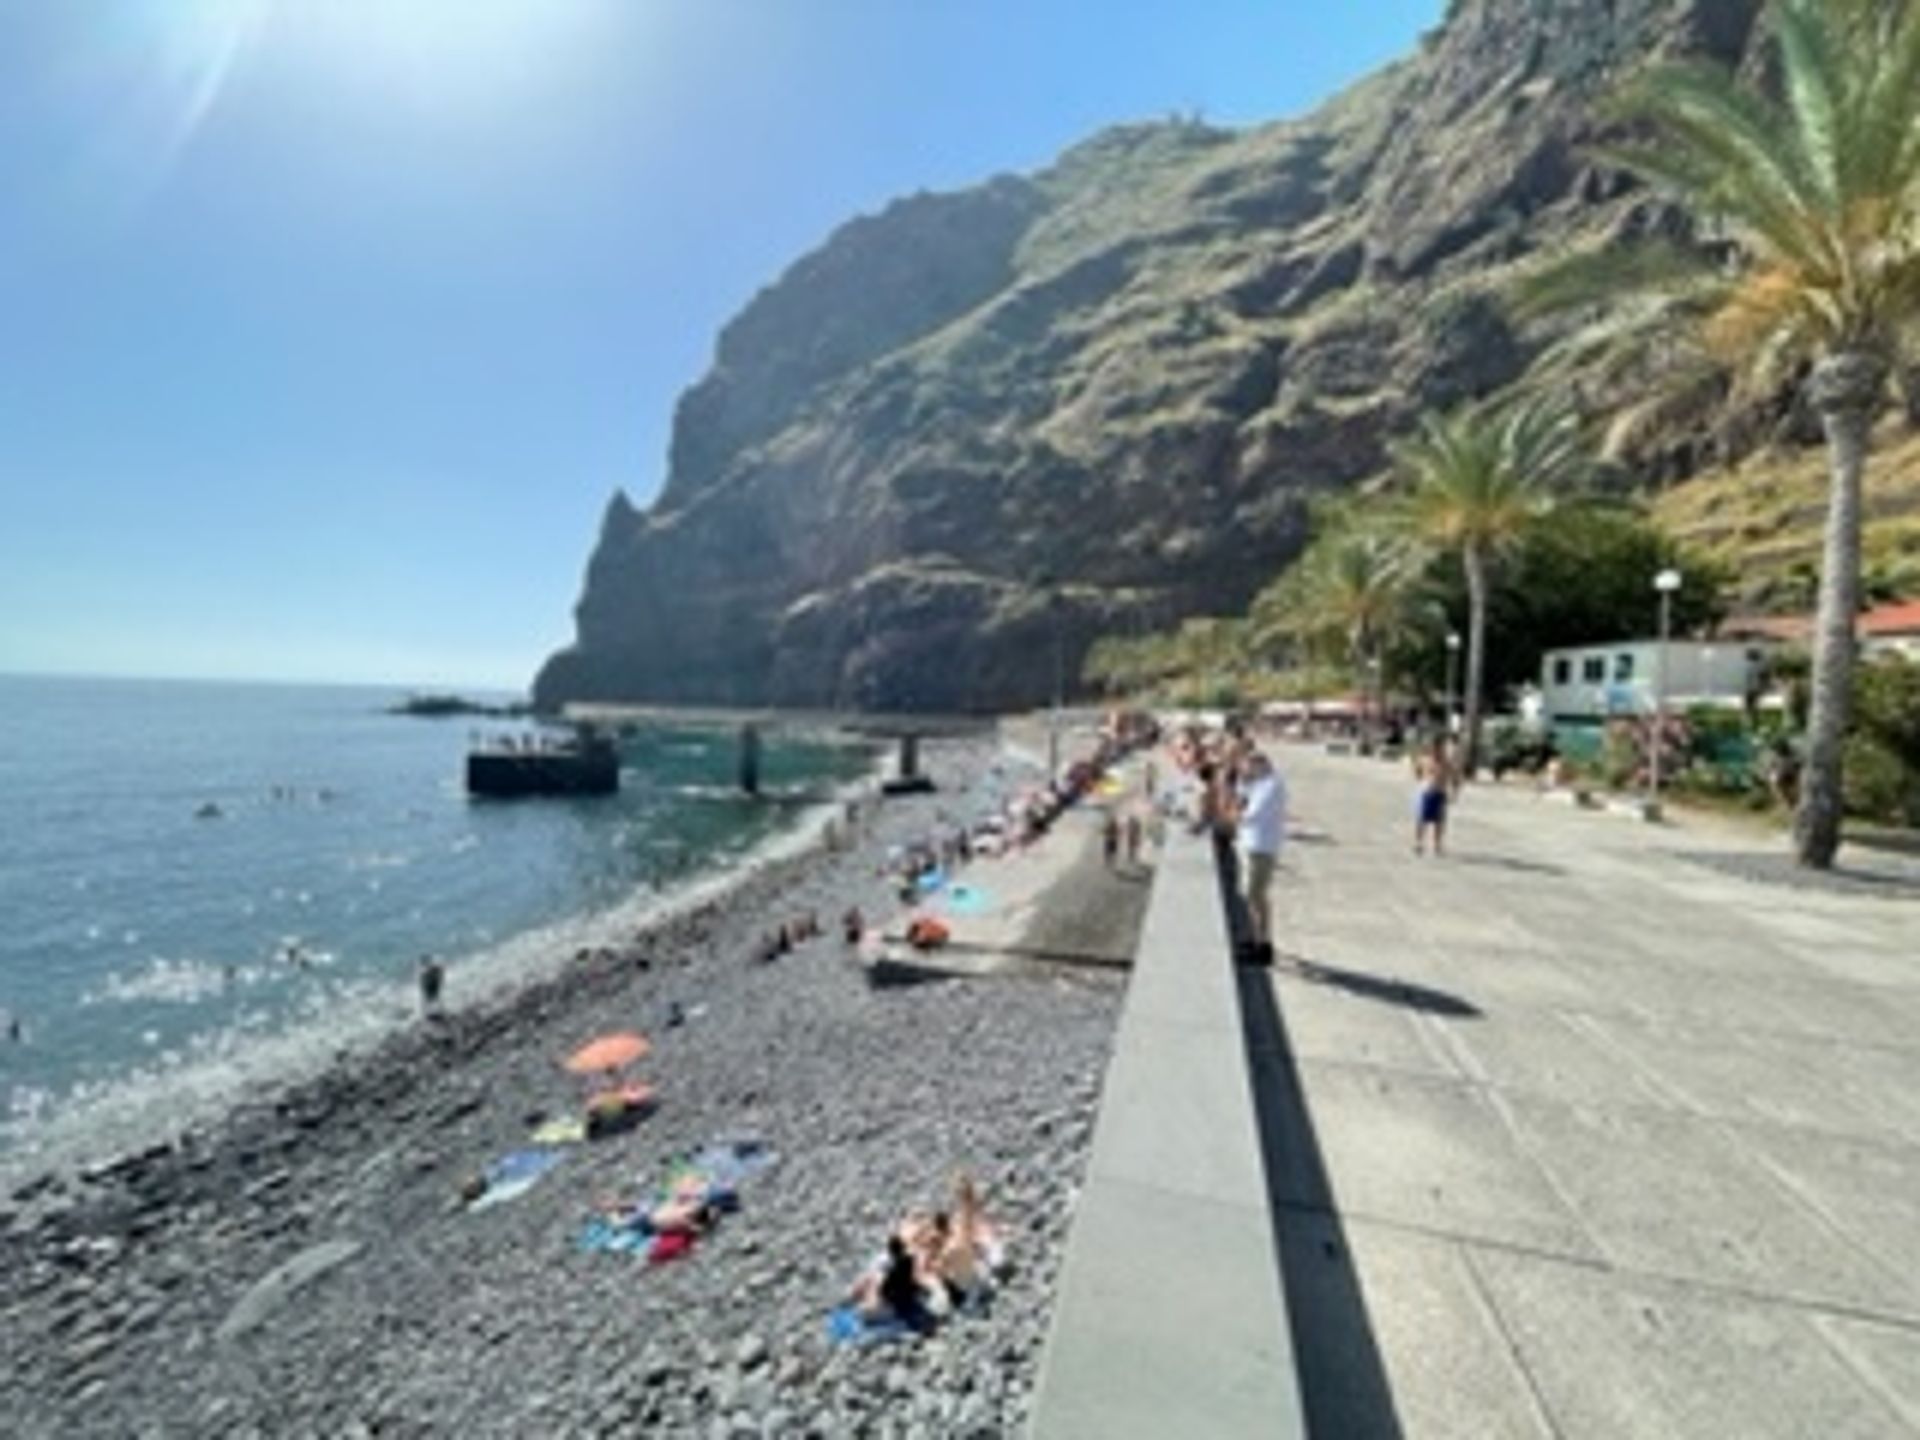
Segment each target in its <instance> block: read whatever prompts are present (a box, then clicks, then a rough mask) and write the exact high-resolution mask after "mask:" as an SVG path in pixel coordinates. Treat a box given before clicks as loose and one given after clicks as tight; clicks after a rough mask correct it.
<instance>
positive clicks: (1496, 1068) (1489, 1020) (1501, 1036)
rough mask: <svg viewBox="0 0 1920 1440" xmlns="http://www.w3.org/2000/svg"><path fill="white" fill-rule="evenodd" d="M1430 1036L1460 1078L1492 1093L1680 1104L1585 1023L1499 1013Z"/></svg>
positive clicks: (1444, 1026)
mask: <svg viewBox="0 0 1920 1440" xmlns="http://www.w3.org/2000/svg"><path fill="white" fill-rule="evenodd" d="M1434 1029H1435V1031H1436V1032H1437V1033H1438V1034H1439V1035H1440V1037H1441V1038H1442V1039H1443V1040H1444V1041H1445V1042H1446V1043H1447V1044H1448V1045H1449V1046H1450V1047H1451V1048H1452V1050H1453V1052H1454V1054H1455V1055H1457V1056H1458V1057H1459V1060H1460V1070H1461V1073H1463V1074H1464V1075H1466V1076H1468V1077H1469V1078H1471V1079H1474V1080H1477V1081H1479V1082H1480V1083H1482V1084H1484V1085H1486V1086H1488V1087H1490V1088H1492V1089H1497V1090H1501V1091H1504V1092H1508V1093H1512V1094H1516V1095H1539V1096H1543V1097H1545V1098H1547V1099H1550V1100H1560V1101H1563V1102H1565V1103H1568V1104H1574V1105H1596V1106H1604V1105H1662V1106H1667V1107H1669V1108H1672V1107H1674V1106H1676V1105H1678V1104H1680V1103H1681V1102H1680V1100H1679V1099H1678V1097H1677V1096H1676V1095H1675V1094H1674V1093H1673V1092H1672V1091H1671V1090H1668V1089H1666V1088H1665V1087H1664V1086H1662V1085H1660V1084H1659V1083H1658V1082H1657V1081H1655V1080H1653V1079H1651V1078H1650V1077H1648V1076H1646V1075H1644V1074H1642V1073H1640V1072H1639V1071H1637V1070H1636V1069H1635V1068H1634V1067H1633V1066H1632V1065H1630V1064H1626V1063H1624V1062H1623V1061H1622V1060H1621V1057H1620V1055H1619V1053H1618V1052H1617V1051H1615V1050H1614V1049H1612V1048H1611V1047H1609V1046H1608V1045H1606V1044H1605V1043H1604V1042H1603V1041H1602V1040H1600V1039H1598V1038H1596V1037H1595V1036H1594V1035H1593V1034H1592V1033H1591V1031H1590V1029H1589V1022H1588V1021H1587V1020H1586V1019H1585V1018H1584V1017H1580V1016H1573V1015H1562V1014H1558V1013H1555V1012H1553V1011H1544V1012H1541V1011H1522V1012H1519V1013H1512V1012H1506V1011H1501V1012H1496V1013H1495V1014H1491V1015H1488V1016H1485V1017H1483V1018H1481V1019H1478V1020H1473V1021H1462V1022H1458V1023H1440V1024H1436V1025H1435V1026H1434Z"/></svg>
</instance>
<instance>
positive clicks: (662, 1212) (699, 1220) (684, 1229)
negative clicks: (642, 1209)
mask: <svg viewBox="0 0 1920 1440" xmlns="http://www.w3.org/2000/svg"><path fill="white" fill-rule="evenodd" d="M719 1218H720V1212H719V1211H718V1210H716V1209H715V1208H714V1207H713V1205H712V1204H711V1203H710V1202H709V1201H708V1200H707V1198H706V1196H705V1195H704V1194H702V1193H698V1192H695V1193H682V1194H677V1195H674V1196H671V1197H670V1198H668V1199H666V1200H663V1201H661V1202H660V1203H659V1204H658V1205H656V1206H654V1207H653V1209H651V1210H649V1211H648V1212H647V1229H649V1230H650V1231H652V1232H653V1233H654V1234H655V1235H687V1236H697V1235H704V1234H706V1233H707V1231H709V1230H711V1229H712V1228H713V1227H714V1225H715V1223H716V1222H718V1220H719Z"/></svg>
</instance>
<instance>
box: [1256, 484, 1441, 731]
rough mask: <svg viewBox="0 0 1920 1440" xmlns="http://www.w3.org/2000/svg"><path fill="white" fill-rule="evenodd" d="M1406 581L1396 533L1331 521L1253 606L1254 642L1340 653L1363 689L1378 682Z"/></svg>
mask: <svg viewBox="0 0 1920 1440" xmlns="http://www.w3.org/2000/svg"><path fill="white" fill-rule="evenodd" d="M1410 579H1411V573H1410V569H1409V565H1408V554H1407V546H1406V544H1405V543H1404V541H1402V540H1401V539H1400V538H1399V537H1398V536H1396V535H1392V534H1390V533H1388V532H1386V531H1383V530H1381V529H1380V528H1379V527H1377V526H1375V527H1371V528H1369V527H1367V526H1364V525H1362V524H1360V523H1359V522H1356V521H1354V520H1351V519H1348V518H1345V517H1339V518H1336V519H1335V521H1334V523H1333V527H1332V528H1331V529H1328V530H1326V531H1324V532H1322V533H1321V534H1320V535H1318V536H1317V537H1315V539H1314V541H1313V543H1312V544H1311V545H1309V546H1308V547H1307V549H1306V551H1305V553H1304V554H1302V555H1301V557H1300V559H1299V561H1298V563H1297V564H1296V565H1295V566H1294V567H1293V569H1291V570H1290V571H1288V572H1287V574H1286V576H1285V577H1284V578H1283V580H1282V581H1281V582H1280V583H1279V584H1277V585H1275V586H1273V587H1271V588H1270V589H1268V590H1267V591H1266V592H1265V593H1264V594H1263V595H1262V596H1261V597H1260V599H1259V601H1257V602H1256V604H1255V606H1254V610H1253V614H1252V616H1251V620H1252V635H1253V641H1254V643H1255V645H1257V646H1259V647H1260V648H1262V649H1267V648H1271V647H1272V646H1273V645H1275V644H1276V643H1287V644H1288V645H1289V646H1290V647H1291V648H1293V649H1295V650H1296V651H1305V652H1307V653H1309V654H1312V655H1320V656H1324V657H1326V658H1333V656H1334V655H1337V656H1338V658H1339V659H1341V660H1343V661H1345V662H1346V664H1347V665H1348V666H1349V667H1350V668H1351V670H1352V672H1353V675H1354V677H1355V679H1356V681H1357V682H1358V683H1359V684H1360V685H1361V686H1362V687H1363V688H1365V687H1367V686H1368V685H1369V684H1370V683H1371V682H1374V681H1377V679H1378V674H1379V670H1378V662H1379V661H1380V660H1381V659H1382V657H1383V650H1384V647H1385V643H1386V640H1387V638H1388V637H1389V635H1390V634H1391V632H1392V630H1393V629H1394V627H1395V626H1396V624H1397V623H1398V622H1399V619H1400V615H1401V609H1402V606H1403V604H1404V602H1405V597H1406V592H1407V586H1408V583H1409V581H1410ZM1375 698H1376V705H1377V700H1378V697H1377V696H1376V697H1375Z"/></svg>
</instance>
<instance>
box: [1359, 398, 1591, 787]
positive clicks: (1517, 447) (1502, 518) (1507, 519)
mask: <svg viewBox="0 0 1920 1440" xmlns="http://www.w3.org/2000/svg"><path fill="white" fill-rule="evenodd" d="M1394 462H1395V465H1396V467H1397V468H1398V470H1399V471H1400V473H1401V475H1402V476H1403V477H1404V479H1405V480H1406V481H1407V482H1408V483H1409V485H1410V489H1409V492H1408V494H1407V497H1406V509H1405V524H1406V526H1407V528H1408V530H1409V531H1410V533H1411V534H1412V535H1413V536H1415V537H1416V538H1418V539H1419V540H1422V541H1424V542H1425V543H1427V544H1429V545H1433V546H1435V547H1438V548H1440V549H1442V550H1445V551H1450V552H1452V553H1455V554H1457V555H1459V557H1460V565H1461V569H1462V571H1463V572H1464V573H1465V576H1466V582H1467V676H1466V693H1465V697H1464V701H1463V704H1462V709H1463V711H1464V712H1465V713H1464V717H1463V718H1464V722H1465V749H1466V753H1465V755H1464V756H1463V757H1462V761H1463V763H1462V769H1463V771H1464V773H1465V774H1467V775H1473V774H1474V773H1475V772H1476V770H1477V769H1478V767H1479V764H1480V703H1481V694H1480V692H1481V687H1482V685H1483V683H1484V677H1485V674H1486V646H1487V596H1488V591H1489V588H1490V586H1491V583H1492V576H1491V571H1492V568H1493V566H1494V565H1495V564H1496V563H1497V562H1498V561H1499V559H1500V557H1501V556H1502V555H1503V554H1505V553H1506V552H1507V551H1508V550H1510V549H1511V548H1512V547H1513V545H1514V544H1515V543H1516V542H1517V541H1518V540H1519V538H1520V536H1521V535H1522V533H1523V532H1524V531H1525V530H1526V528H1527V527H1528V526H1529V525H1531V524H1532V523H1533V522H1534V521H1535V520H1537V519H1539V518H1540V517H1541V516H1543V515H1544V514H1546V513H1547V512H1548V511H1549V510H1551V509H1552V508H1553V505H1554V503H1555V502H1556V500H1558V498H1559V497H1560V495H1562V494H1563V493H1565V492H1566V491H1568V490H1570V489H1572V488H1574V487H1575V486H1577V485H1578V484H1579V483H1580V482H1581V481H1583V480H1584V479H1585V478H1586V474H1587V471H1588V468H1589V464H1590V461H1589V457H1588V453H1587V450H1586V447H1585V445H1584V443H1583V441H1582V439H1581V436H1580V430H1579V426H1578V424H1577V422H1576V421H1575V419H1574V417H1573V416H1572V415H1571V414H1570V413H1568V412H1567V411H1564V410H1561V409H1559V408H1558V407H1557V406H1554V405H1552V404H1549V403H1546V402H1543V401H1540V400H1523V401H1521V402H1520V403H1518V404H1515V405H1510V406H1506V407H1503V408H1495V407H1492V406H1488V405H1481V406H1476V407H1470V408H1467V409H1464V410H1460V411H1456V412H1455V413H1454V414H1452V415H1449V416H1444V417H1443V416H1434V415H1429V416H1426V417H1424V418H1423V419H1422V421H1421V425H1420V430H1419V432H1418V433H1417V434H1416V435H1414V436H1413V437H1412V438H1411V439H1409V440H1405V441H1402V442H1401V443H1400V444H1399V445H1397V446H1396V447H1395V448H1394Z"/></svg>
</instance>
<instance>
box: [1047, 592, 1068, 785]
mask: <svg viewBox="0 0 1920 1440" xmlns="http://www.w3.org/2000/svg"><path fill="white" fill-rule="evenodd" d="M1047 614H1048V616H1049V617H1050V618H1051V619H1052V621H1053V711H1052V714H1051V715H1050V716H1049V717H1048V720H1047V779H1048V780H1049V781H1052V780H1057V779H1059V778H1060V711H1061V709H1062V707H1063V706H1064V704H1065V701H1066V696H1065V690H1066V681H1065V669H1066V661H1065V659H1064V652H1063V649H1062V646H1061V641H1060V590H1059V587H1058V586H1055V587H1053V588H1052V589H1051V590H1049V591H1048V592H1047Z"/></svg>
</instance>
